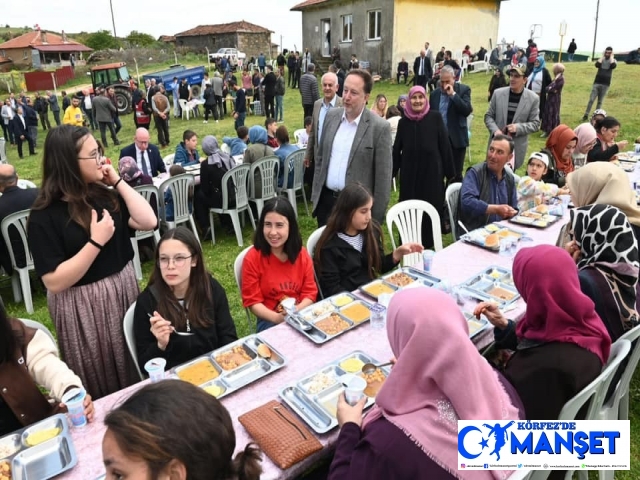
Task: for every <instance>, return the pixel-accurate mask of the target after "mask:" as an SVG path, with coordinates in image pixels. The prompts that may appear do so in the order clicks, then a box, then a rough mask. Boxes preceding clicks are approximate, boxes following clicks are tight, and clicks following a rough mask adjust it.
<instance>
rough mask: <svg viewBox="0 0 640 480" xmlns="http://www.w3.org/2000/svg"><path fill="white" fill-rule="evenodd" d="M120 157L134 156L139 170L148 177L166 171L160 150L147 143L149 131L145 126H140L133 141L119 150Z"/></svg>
mask: <svg viewBox="0 0 640 480" xmlns="http://www.w3.org/2000/svg"><path fill="white" fill-rule="evenodd" d="M122 157H133V158H135V159H136V163H137V164H138V168H139V169H140V171H141V172H142V173H144V174H145V175H149V176H150V177H156V176H158V174H159V173H160V172H162V173H164V172H165V171H166V170H165V166H164V162H163V161H162V157H161V156H160V150H158V147H156V146H155V145H152V144H150V143H149V131H148V130H147V129H146V128H142V127H140V128H138V129H137V130H136V135H135V136H134V137H133V143H132V144H131V145H128V146H126V147H124V148H123V149H122V150H120V158H122Z"/></svg>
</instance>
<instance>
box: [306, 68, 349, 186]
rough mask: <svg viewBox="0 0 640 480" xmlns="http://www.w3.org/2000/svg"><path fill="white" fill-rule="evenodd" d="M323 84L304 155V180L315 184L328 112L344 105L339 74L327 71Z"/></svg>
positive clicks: (314, 109)
mask: <svg viewBox="0 0 640 480" xmlns="http://www.w3.org/2000/svg"><path fill="white" fill-rule="evenodd" d="M320 83H321V84H322V94H323V97H322V98H319V99H318V100H316V101H315V103H314V104H313V115H312V116H311V118H312V121H311V132H310V133H309V141H308V142H307V153H306V154H305V156H304V166H305V171H304V182H305V183H306V184H308V185H313V174H314V171H315V161H314V159H315V158H316V157H317V154H318V147H319V146H320V140H321V138H322V137H321V135H322V126H323V124H324V119H325V118H326V116H327V112H328V111H329V110H330V109H331V108H334V107H341V106H342V99H341V98H340V97H339V96H338V76H337V75H336V74H335V73H331V72H328V73H325V74H324V75H323V76H322V79H321V81H320Z"/></svg>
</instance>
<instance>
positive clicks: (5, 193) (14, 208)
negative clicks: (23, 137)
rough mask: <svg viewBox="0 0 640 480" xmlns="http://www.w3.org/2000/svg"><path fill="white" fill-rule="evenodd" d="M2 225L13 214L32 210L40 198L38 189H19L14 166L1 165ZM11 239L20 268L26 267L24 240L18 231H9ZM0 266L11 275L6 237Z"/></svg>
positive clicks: (0, 246)
mask: <svg viewBox="0 0 640 480" xmlns="http://www.w3.org/2000/svg"><path fill="white" fill-rule="evenodd" d="M0 193H1V194H2V196H0V223H2V220H4V219H5V218H6V217H8V216H9V215H11V214H12V213H16V212H19V211H21V210H27V209H28V208H31V205H33V202H34V200H35V199H36V197H37V196H38V189H37V188H26V189H22V188H19V187H18V174H17V173H16V169H15V168H14V167H13V165H9V164H5V165H0ZM9 238H10V239H11V245H12V248H13V253H14V255H15V257H16V264H17V265H18V266H19V267H24V266H25V265H26V260H25V253H24V248H23V247H22V240H21V239H20V235H19V234H18V232H17V231H12V230H9ZM0 266H2V268H4V271H5V272H7V274H9V275H11V272H12V266H11V258H10V257H9V250H8V249H7V245H6V244H5V242H4V237H3V236H2V235H0Z"/></svg>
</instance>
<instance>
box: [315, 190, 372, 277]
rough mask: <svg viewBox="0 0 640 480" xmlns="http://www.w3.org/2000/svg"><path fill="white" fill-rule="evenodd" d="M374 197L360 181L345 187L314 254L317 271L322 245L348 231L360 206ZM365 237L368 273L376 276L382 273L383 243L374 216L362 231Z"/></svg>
mask: <svg viewBox="0 0 640 480" xmlns="http://www.w3.org/2000/svg"><path fill="white" fill-rule="evenodd" d="M372 199H373V197H372V196H371V194H370V193H369V190H367V189H366V187H365V186H364V185H362V184H361V183H359V182H355V183H351V184H349V185H347V186H346V187H345V189H344V190H342V192H340V195H339V196H338V199H337V200H336V204H335V205H334V207H333V210H332V211H331V216H330V217H329V220H328V221H327V226H326V227H325V229H324V231H323V232H322V235H321V236H320V239H319V240H318V243H317V244H316V249H315V251H314V254H313V258H314V264H315V268H316V270H317V271H320V270H321V269H322V260H321V255H322V247H324V246H325V245H326V243H327V242H328V241H329V239H331V238H333V236H334V235H336V234H337V233H339V232H342V233H344V232H346V231H347V229H348V228H349V227H350V226H351V218H352V217H353V214H354V213H356V211H357V210H358V209H359V208H362V207H364V206H365V205H366V204H367V203H369V202H370V201H371V200H372ZM360 233H361V234H362V236H363V239H364V246H365V248H366V251H365V252H364V253H365V254H366V256H367V273H368V274H369V277H370V278H372V279H373V278H376V277H377V276H378V273H380V265H381V261H382V259H381V256H380V245H382V229H381V228H380V225H378V222H376V221H375V220H374V219H373V218H372V219H371V221H370V222H369V224H368V225H367V228H366V229H364V230H362V231H360Z"/></svg>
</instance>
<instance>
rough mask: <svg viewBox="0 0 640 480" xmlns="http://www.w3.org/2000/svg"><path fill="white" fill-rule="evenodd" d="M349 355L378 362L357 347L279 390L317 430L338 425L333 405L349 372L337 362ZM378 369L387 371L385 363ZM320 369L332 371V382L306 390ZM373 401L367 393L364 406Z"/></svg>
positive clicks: (335, 403)
mask: <svg viewBox="0 0 640 480" xmlns="http://www.w3.org/2000/svg"><path fill="white" fill-rule="evenodd" d="M350 358H357V359H358V360H360V361H361V362H363V363H373V364H374V365H377V364H379V363H380V362H378V361H377V360H376V359H375V358H373V357H372V356H371V355H369V354H367V353H365V352H363V351H361V350H356V351H354V352H351V353H349V354H347V355H344V356H342V357H340V358H338V359H337V360H334V361H333V362H331V363H329V364H327V365H325V366H324V367H322V368H320V369H319V370H316V371H315V372H313V373H311V374H309V375H307V376H305V377H303V378H302V379H300V380H298V381H296V382H293V383H291V384H289V385H287V386H285V387H284V388H283V389H281V390H280V392H279V394H280V397H281V398H282V400H283V401H284V402H285V403H286V404H287V405H288V406H289V407H290V408H291V409H292V410H293V411H294V412H295V413H296V414H297V415H298V416H299V417H300V418H302V419H303V420H304V421H305V423H307V425H309V426H310V427H311V428H312V429H313V431H315V432H316V433H326V432H328V431H329V430H332V429H333V428H335V427H337V426H338V419H337V418H336V413H335V408H336V405H337V401H338V397H339V396H340V394H341V393H342V392H343V391H344V386H343V385H342V383H340V377H341V376H342V375H346V374H347V373H351V372H347V371H345V370H344V369H343V368H342V367H341V366H340V364H341V363H342V362H344V361H345V360H348V359H350ZM380 370H382V372H383V373H384V374H385V376H388V375H389V373H390V369H389V368H388V367H382V368H381V369H380ZM321 373H324V374H332V375H334V376H335V380H336V381H335V383H333V384H331V385H328V386H326V388H324V389H322V390H321V391H319V392H316V393H309V385H310V384H311V383H312V382H313V379H314V377H316V376H317V375H319V374H321ZM374 402H375V397H367V402H366V404H365V408H368V407H370V406H371V405H373V403H374Z"/></svg>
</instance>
